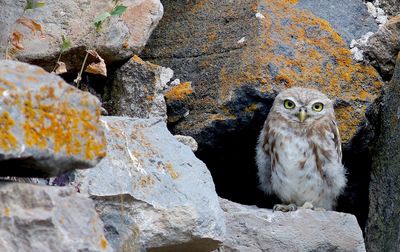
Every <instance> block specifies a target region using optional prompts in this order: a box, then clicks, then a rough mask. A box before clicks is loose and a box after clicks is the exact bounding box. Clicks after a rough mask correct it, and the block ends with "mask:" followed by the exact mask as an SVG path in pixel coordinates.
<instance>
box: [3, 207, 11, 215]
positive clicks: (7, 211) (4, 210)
mask: <svg viewBox="0 0 400 252" xmlns="http://www.w3.org/2000/svg"><path fill="white" fill-rule="evenodd" d="M3 215H4V216H5V217H10V208H8V207H5V208H3Z"/></svg>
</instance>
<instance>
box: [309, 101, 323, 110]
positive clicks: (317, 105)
mask: <svg viewBox="0 0 400 252" xmlns="http://www.w3.org/2000/svg"><path fill="white" fill-rule="evenodd" d="M322 109H324V104H322V103H320V102H316V103H314V104H313V105H312V110H314V111H315V112H321V111H322Z"/></svg>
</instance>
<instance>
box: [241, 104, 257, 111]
mask: <svg viewBox="0 0 400 252" xmlns="http://www.w3.org/2000/svg"><path fill="white" fill-rule="evenodd" d="M257 108H258V107H257V104H256V103H253V104H250V106H248V107H246V108H245V109H244V111H246V112H254V111H256V110H257Z"/></svg>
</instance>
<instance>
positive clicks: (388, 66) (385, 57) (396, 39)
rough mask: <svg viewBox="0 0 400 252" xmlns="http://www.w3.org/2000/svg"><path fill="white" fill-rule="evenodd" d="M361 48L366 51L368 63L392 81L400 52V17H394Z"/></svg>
mask: <svg viewBox="0 0 400 252" xmlns="http://www.w3.org/2000/svg"><path fill="white" fill-rule="evenodd" d="M360 48H361V49H362V50H363V51H364V56H365V57H366V59H367V62H368V63H370V64H372V65H374V66H375V67H376V68H377V69H378V70H379V72H380V73H381V75H383V76H385V77H386V78H388V79H390V77H391V76H392V74H393V69H394V67H395V63H396V56H397V53H398V52H399V51H400V15H398V16H395V17H392V18H391V19H390V20H389V21H388V22H387V23H386V24H385V25H384V26H382V27H380V29H379V30H378V31H377V32H376V33H375V34H373V35H372V36H370V37H369V39H368V41H367V43H366V44H365V45H362V46H361V47H360Z"/></svg>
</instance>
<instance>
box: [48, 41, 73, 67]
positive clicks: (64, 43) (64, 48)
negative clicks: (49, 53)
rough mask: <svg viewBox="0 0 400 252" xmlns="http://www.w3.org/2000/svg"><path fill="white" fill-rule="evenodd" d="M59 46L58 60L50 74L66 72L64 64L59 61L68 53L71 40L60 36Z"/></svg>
mask: <svg viewBox="0 0 400 252" xmlns="http://www.w3.org/2000/svg"><path fill="white" fill-rule="evenodd" d="M61 41H62V43H61V46H60V54H59V55H58V59H57V62H56V65H55V66H54V68H53V71H52V72H55V73H56V74H62V73H65V72H67V67H66V65H65V63H64V62H62V61H60V59H61V55H62V54H63V53H64V52H66V51H68V50H69V49H70V48H71V45H72V44H71V40H69V39H68V38H66V37H65V36H64V35H62V36H61Z"/></svg>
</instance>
